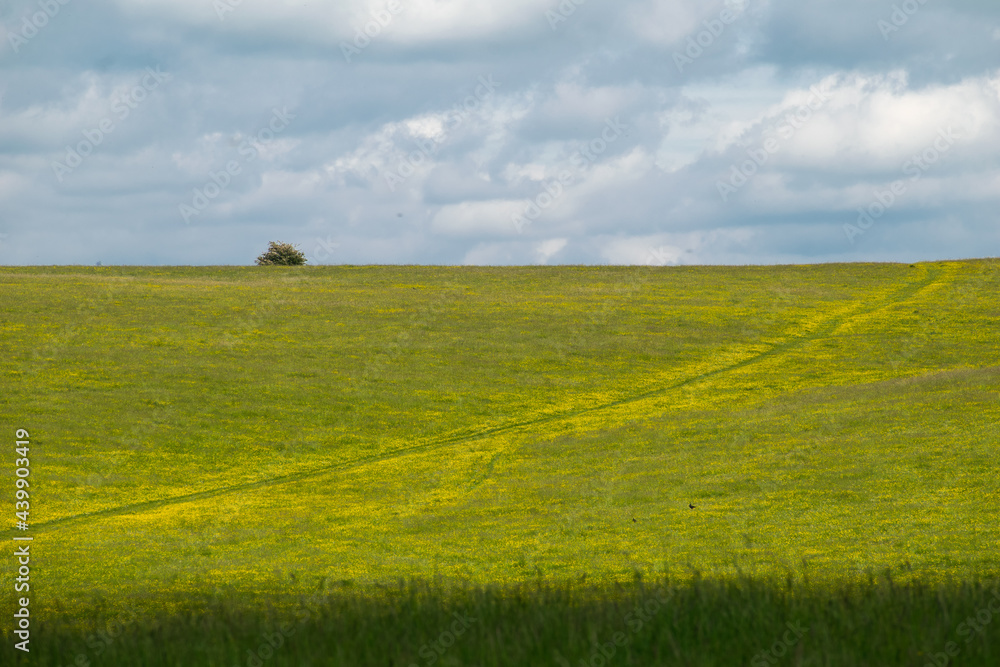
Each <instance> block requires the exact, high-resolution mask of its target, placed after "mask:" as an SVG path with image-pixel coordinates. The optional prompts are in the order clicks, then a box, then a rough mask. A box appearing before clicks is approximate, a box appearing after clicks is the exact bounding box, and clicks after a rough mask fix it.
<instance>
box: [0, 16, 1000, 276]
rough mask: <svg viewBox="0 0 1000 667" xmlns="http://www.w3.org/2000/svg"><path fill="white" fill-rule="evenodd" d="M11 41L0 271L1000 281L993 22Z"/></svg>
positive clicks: (687, 24) (439, 23)
mask: <svg viewBox="0 0 1000 667" xmlns="http://www.w3.org/2000/svg"><path fill="white" fill-rule="evenodd" d="M366 33H367V34H366ZM0 37H2V42H0V263H3V264H94V263H96V262H98V261H100V262H103V263H104V264H250V263H252V262H253V259H254V258H255V257H256V256H257V255H258V254H259V253H260V252H261V251H262V250H264V249H265V248H266V246H267V242H268V241H271V240H281V241H286V242H292V243H296V244H298V245H299V246H300V247H301V248H302V249H303V250H304V251H305V252H306V255H307V256H308V257H309V259H310V262H311V263H315V264H341V263H348V264H367V263H419V264H463V263H464V264H536V263H549V264H556V263H573V264H578V263H587V264H604V263H612V264H636V263H650V264H660V265H665V264H719V263H725V264H748V263H755V264H757V263H800V262H829V261H867V260H886V261H915V260H926V259H943V258H964V257H984V256H996V255H1000V251H998V249H1000V225H998V216H1000V214H998V210H1000V208H998V203H1000V58H998V56H1000V3H998V2H996V0H981V1H979V0H952V1H950V2H945V1H944V0H897V1H896V2H895V3H893V2H888V1H886V2H879V1H876V2H873V1H872V0H815V1H812V2H807V3H804V2H801V1H798V0H749V1H746V0H744V1H739V0H727V1H726V2H721V1H706V0H618V1H617V2H607V1H604V2H600V1H598V0H562V2H560V1H559V0H502V1H501V0H338V1H337V2H322V1H321V0H280V1H279V0H32V1H26V0H24V1H22V0H15V1H13V2H6V3H3V4H2V5H0Z"/></svg>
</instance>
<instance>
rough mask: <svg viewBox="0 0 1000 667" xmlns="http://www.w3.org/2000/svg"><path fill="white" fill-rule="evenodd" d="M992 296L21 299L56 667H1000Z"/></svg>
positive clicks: (281, 290)
mask: <svg viewBox="0 0 1000 667" xmlns="http://www.w3.org/2000/svg"><path fill="white" fill-rule="evenodd" d="M998 268H1000V263H998V262H997V261H996V260H981V261H967V262H935V263H921V264H916V265H888V264H885V265H874V264H858V265H829V266H808V267H801V266H799V267H795V266H792V267H676V268H654V267H535V268H504V269H499V268H473V267H468V268H453V267H300V268H294V269H291V268H277V267H270V268H263V267H262V268H247V267H221V268H220V267H173V268H171V267H100V268H94V267H30V268H10V267H0V379H2V382H3V385H2V387H3V391H2V392H0V424H2V425H3V426H2V429H5V431H3V432H6V433H8V434H12V433H13V432H14V429H16V428H24V429H26V430H28V431H30V433H31V478H30V479H31V492H32V496H31V521H30V523H31V531H30V534H31V535H32V536H33V537H34V542H33V543H32V554H33V555H32V561H31V576H32V610H33V614H34V616H33V619H34V620H33V626H32V627H33V629H34V630H36V633H35V634H33V643H32V649H33V651H32V655H31V656H30V658H31V661H33V662H34V664H40V665H59V666H60V667H62V666H65V665H77V666H78V667H81V666H82V667H88V666H90V665H92V666H93V667H98V666H99V665H117V664H123V665H140V664H150V665H157V664H163V665H168V664H169V665H181V664H183V665H218V666H220V667H233V666H234V665H237V664H239V665H247V667H252V665H254V664H256V662H255V660H256V661H260V662H261V663H262V664H264V665H270V664H338V665H365V664H378V665H387V664H391V665H396V666H398V667H410V665H411V664H415V665H418V667H424V666H425V665H430V664H432V662H433V664H438V665H450V664H460V665H487V664H509V665H524V664H532V665H533V664H549V665H562V664H564V663H563V661H568V662H569V663H570V664H572V665H573V667H579V665H580V660H585V661H586V663H587V664H592V665H597V664H598V663H600V661H601V660H602V659H603V660H605V661H606V663H607V665H608V666H609V667H610V666H612V665H614V664H629V661H631V663H632V664H651V665H655V664H664V665H669V664H681V665H684V664H719V665H730V664H751V665H753V663H754V661H755V660H756V661H757V665H759V664H765V663H766V664H772V665H781V664H814V665H824V664H842V665H865V664H868V665H895V664H901V665H910V664H912V665H918V666H920V667H923V665H926V664H938V665H940V664H941V660H943V659H944V658H947V659H948V660H949V664H954V665H961V664H984V665H985V664H1000V661H998V660H997V659H996V658H997V650H996V645H997V644H996V642H997V640H998V637H1000V631H998V628H1000V621H998V620H996V619H995V617H996V614H997V613H998V612H1000V602H998V603H996V604H994V603H993V602H991V599H992V598H991V597H990V595H992V593H991V592H990V591H991V590H992V588H991V587H992V586H993V584H992V583H991V582H996V581H998V580H1000V558H998V553H1000V494H998V493H997V471H998V469H1000V454H998V452H1000V449H998V445H997V443H998V442H1000V401H998V400H997V398H998V396H1000V324H998V323H1000V310H998V306H997V304H998V302H997V299H996V295H997V294H998V293H1000V271H998ZM11 440H12V439H11ZM0 443H2V441H0ZM0 451H4V452H5V455H4V456H3V457H2V459H0V486H2V487H3V488H5V489H13V480H14V477H13V475H14V455H13V451H12V447H9V448H8V447H6V446H4V448H3V449H2V450H0ZM0 493H7V492H0ZM0 497H2V496H0ZM689 504H691V505H694V506H695V508H694V509H691V508H690V507H689ZM13 510H14V508H13V504H11V505H9V511H10V512H11V514H10V515H9V516H11V517H12V516H13ZM13 534H14V531H12V530H8V531H6V532H5V533H4V537H5V538H6V539H8V540H9V538H10V537H11V536H12V535H13ZM636 573H639V574H640V575H641V577H642V580H643V581H645V582H647V583H646V584H645V586H646V588H645V589H637V588H636V583H635V576H636ZM870 573H878V576H877V577H876V579H875V580H874V581H872V580H871V576H872V575H871V574H870ZM14 576H15V562H14V559H12V558H9V557H4V558H0V590H2V591H3V593H2V594H0V606H2V610H3V612H2V614H0V618H9V617H10V614H9V613H8V612H7V611H6V610H13V609H14V602H15V600H14V598H15V595H14V594H13V592H12V591H13V586H12V584H13V577H14ZM400 579H403V580H405V581H414V582H427V581H433V582H436V583H434V584H433V585H432V586H430V587H429V588H428V587H427V586H425V585H424V584H419V583H418V584H414V586H415V587H416V589H415V592H414V591H404V592H403V593H398V592H394V591H397V588H398V585H397V584H396V582H397V581H398V580H400ZM662 581H669V582H670V586H669V590H670V591H672V593H671V597H670V598H669V599H668V600H667V601H666V602H663V603H661V605H662V607H661V608H660V610H659V611H658V612H657V614H656V615H654V616H652V617H650V618H649V619H645V620H644V621H643V626H642V629H641V630H636V631H635V632H631V630H630V626H629V623H630V619H629V618H628V616H627V614H628V610H629V609H634V606H635V604H636V602H642V603H643V604H645V602H644V601H645V600H646V599H647V598H648V596H649V594H650V591H651V590H657V589H658V586H657V585H654V584H650V583H648V582H662ZM890 582H891V583H890ZM976 582H988V583H987V584H982V585H980V584H978V583H976ZM539 583H540V584H541V585H542V587H543V588H542V589H541V590H540V591H539V590H538V589H537V586H538V585H539ZM984 586H985V588H984ZM463 591H464V592H463ZM476 591H479V592H476ZM303 600H305V601H309V600H311V602H307V603H303V602H301V601H303ZM303 604H305V605H306V606H303ZM991 604H992V605H993V606H992V607H991V606H990V605H991ZM629 605H631V606H629ZM465 608H470V609H475V610H476V612H469V613H470V614H471V615H472V616H476V617H477V619H479V618H480V616H481V620H477V622H476V623H470V624H469V627H468V628H463V632H462V637H461V639H459V638H457V637H456V639H455V642H454V645H453V646H449V647H446V648H447V649H448V650H447V651H444V652H440V653H437V652H436V649H435V648H433V645H432V644H431V643H432V642H434V641H439V642H445V641H450V640H449V639H448V637H447V636H444V638H443V639H441V638H442V636H443V635H442V633H445V632H449V631H450V630H448V628H449V627H451V626H450V624H451V623H452V622H456V621H457V620H458V619H456V618H455V617H454V616H453V614H456V613H458V614H462V613H465V612H464V611H463V610H464V609H465ZM994 610H997V611H994ZM305 612H308V613H305ZM300 617H301V618H304V619H305V622H304V623H302V624H301V625H294V627H291V628H290V629H295V634H294V635H291V634H290V635H289V636H288V637H279V639H281V641H280V644H281V645H280V646H277V647H276V648H274V649H273V651H274V652H273V655H270V656H269V657H267V658H266V659H265V658H264V657H263V656H261V655H257V656H256V657H254V656H253V655H252V654H248V651H256V650H257V649H258V648H259V646H260V641H261V639H260V638H261V633H262V632H265V631H266V632H267V633H272V634H270V635H269V636H271V637H273V632H274V631H275V628H278V630H279V631H280V625H281V624H282V623H292V624H296V623H298V622H299V618H300ZM968 618H972V619H973V622H975V623H977V624H978V625H977V627H978V628H979V629H978V630H970V628H971V626H969V625H965V626H963V625H962V623H967V621H966V619H968ZM151 619H157V620H158V621H159V628H158V629H151V628H150V626H149V623H150V621H151ZM449 619H451V620H449ZM631 620H632V621H634V620H636V619H635V618H633V619H631ZM445 621H447V623H445ZM109 623H110V625H109ZM788 623H791V624H800V625H795V626H794V627H795V628H802V627H807V628H809V631H808V632H807V633H805V634H803V635H802V636H801V637H796V641H795V642H794V645H789V646H784V648H782V646H783V645H779V644H777V643H776V642H777V641H778V639H779V638H781V641H782V642H785V638H786V637H788V638H789V639H788V641H791V635H786V633H789V632H791V633H793V634H794V632H795V631H793V630H792V629H790V628H789V627H788V626H787V625H786V624H788ZM10 631H11V625H10V624H9V623H6V622H0V634H2V635H3V637H4V642H5V646H4V648H3V652H2V653H0V664H6V662H7V661H8V659H9V660H10V661H14V660H16V659H17V658H18V657H20V656H18V655H16V654H15V653H14V651H13V649H11V648H10V647H11V646H12V644H13V637H12V636H11V634H10ZM963 631H964V632H965V633H966V634H963ZM617 632H622V633H623V635H624V636H623V637H621V640H622V642H623V643H622V645H620V646H619V645H615V644H614V637H615V633H617ZM969 632H971V634H968V633H969ZM101 633H103V634H101ZM967 639H971V642H969V643H965V642H966V640H967ZM626 640H627V641H626ZM595 641H596V642H597V643H598V645H600V646H603V647H604V648H605V650H606V651H610V649H609V648H608V647H607V642H609V641H610V642H611V643H612V645H613V647H614V649H615V654H614V655H613V656H610V657H604V656H603V655H600V654H599V653H596V654H595V653H594V652H593V651H594V642H595ZM949 641H953V642H954V646H953V647H952V649H953V650H952V653H954V651H958V653H957V654H954V655H952V654H949V652H948V651H949V649H948V646H949V644H948V642H949ZM275 643H276V644H277V643H279V642H278V640H275ZM439 645H440V646H441V647H443V643H440V644H439ZM422 648H426V650H425V651H424V653H423V654H421V649H422ZM428 651H430V653H428ZM763 651H772V652H771V653H769V654H762V652H763ZM143 652H146V654H144V653H143ZM265 652H266V651H265ZM777 653H782V655H777ZM938 654H942V655H943V656H944V658H941V659H938V658H936V657H935V656H937V655H938ZM431 658H434V660H433V661H432V660H431ZM760 660H763V661H764V663H761V662H760ZM84 663H86V664H84ZM757 665H753V667H757Z"/></svg>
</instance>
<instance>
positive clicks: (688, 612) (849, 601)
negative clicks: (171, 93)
mask: <svg viewBox="0 0 1000 667" xmlns="http://www.w3.org/2000/svg"><path fill="white" fill-rule="evenodd" d="M153 604H155V605H159V606H160V608H162V609H172V611H170V612H162V613H160V614H158V615H154V614H153V613H152V612H137V611H134V610H133V611H126V612H123V611H121V609H122V607H121V606H120V603H119V606H118V607H117V608H114V609H113V608H112V606H111V605H109V604H106V603H103V602H101V601H94V602H93V605H92V615H91V616H90V617H89V618H73V617H69V616H65V615H64V616H63V617H60V618H47V617H46V618H36V622H37V626H36V627H37V628H38V632H37V634H36V633H35V632H33V633H32V651H31V654H30V659H27V660H23V661H22V662H21V663H19V664H32V665H39V666H41V665H45V666H50V665H52V666H56V665H57V666H60V667H62V666H65V665H73V666H75V667H91V666H94V667H96V666H98V665H144V666H147V667H158V666H161V665H164V666H165V665H185V666H200V665H214V666H218V667H235V666H237V665H240V666H244V665H245V666H248V667H253V666H256V667H262V666H263V665H267V666H269V667H270V666H276V665H296V666H303V665H350V666H359V667H361V666H367V665H379V666H380V667H385V666H387V665H389V666H394V667H413V666H417V667H424V666H429V665H435V664H436V665H479V666H482V667H485V666H488V665H518V666H527V665H532V666H535V665H553V666H558V667H565V666H567V665H572V667H580V666H591V667H602V666H605V665H607V666H608V667H611V666H613V665H643V666H650V665H727V666H729V665H751V666H752V667H762V666H764V665H915V666H921V667H922V666H923V665H928V664H930V665H937V666H941V665H945V664H954V665H963V666H967V665H994V666H995V665H997V664H1000V585H998V584H997V583H995V582H987V583H984V582H977V583H959V584H950V585H939V586H930V585H925V584H920V583H908V584H905V585H901V584H897V583H894V582H893V581H892V580H891V578H888V577H887V576H883V577H881V578H876V577H872V576H869V578H868V581H865V582H861V583H853V584H842V585H840V586H835V587H819V586H814V585H810V584H809V583H808V582H803V583H800V582H795V581H793V580H791V579H789V580H787V581H761V580H753V579H735V580H729V581H722V580H716V579H702V578H696V579H694V580H693V581H687V582H685V583H683V584H676V583H672V582H671V581H670V580H666V579H664V580H660V581H656V582H649V581H643V580H642V579H641V578H639V577H636V579H635V581H633V582H632V583H630V584H627V585H588V584H585V583H583V582H579V581H578V582H564V583H552V582H542V581H539V582H535V583H526V584H520V585H510V586H494V587H486V588H472V587H454V586H452V587H446V586H444V585H443V584H442V583H441V582H428V581H411V582H399V583H397V584H395V585H391V586H378V587H375V588H374V589H372V590H369V591H366V592H361V591H357V590H355V589H354V588H353V587H352V586H350V585H349V584H348V583H347V582H343V583H342V584H340V585H337V586H334V587H333V588H326V589H325V590H320V591H318V592H317V593H316V594H315V595H313V596H311V597H308V598H295V599H287V600H274V599H271V600H268V601H262V600H260V599H254V598H251V597H238V596H232V597H227V598H219V597H215V598H200V599H199V598H196V597H186V598H174V599H170V600H166V599H161V600H158V601H152V600H144V601H135V608H138V607H140V606H141V608H143V609H151V608H154V607H153V606H152V605H153ZM5 643H7V647H5V652H8V655H9V654H10V653H15V654H17V653H19V652H18V651H13V650H11V646H12V644H13V638H12V637H11V636H7V637H5ZM17 658H21V656H20V655H18V656H17Z"/></svg>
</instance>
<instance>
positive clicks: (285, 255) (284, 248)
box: [257, 241, 306, 266]
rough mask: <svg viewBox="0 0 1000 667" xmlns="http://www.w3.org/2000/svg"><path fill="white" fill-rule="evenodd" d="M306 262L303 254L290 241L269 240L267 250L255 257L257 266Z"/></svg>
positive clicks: (301, 263)
mask: <svg viewBox="0 0 1000 667" xmlns="http://www.w3.org/2000/svg"><path fill="white" fill-rule="evenodd" d="M305 263H306V256H305V254H304V253H303V252H302V251H301V250H299V249H298V248H296V247H295V246H293V245H292V244H291V243H282V242H281V241H271V242H270V243H268V244H267V251H266V252H264V253H262V254H261V256H260V257H258V258H257V266H302V265H303V264H305Z"/></svg>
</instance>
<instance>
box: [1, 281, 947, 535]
mask: <svg viewBox="0 0 1000 667" xmlns="http://www.w3.org/2000/svg"><path fill="white" fill-rule="evenodd" d="M941 273H942V269H940V268H936V267H928V269H927V275H926V276H925V277H924V278H923V279H921V280H918V281H915V282H912V283H909V284H906V285H904V286H902V287H900V288H899V289H897V290H896V292H895V293H893V294H892V295H890V296H889V297H887V298H886V299H884V300H882V301H879V302H876V303H874V304H872V305H870V306H868V307H864V305H863V302H862V305H860V306H859V307H858V308H855V309H854V310H853V312H850V313H844V314H842V315H839V316H833V317H831V318H830V319H829V321H827V322H825V323H823V324H822V325H820V326H819V327H817V328H816V329H815V330H814V331H812V332H810V333H806V334H803V335H798V334H790V335H789V337H788V339H787V340H785V341H784V342H782V343H778V344H776V345H774V346H772V347H771V348H770V349H768V350H765V351H764V352H761V353H760V354H757V355H754V356H752V357H748V358H746V359H744V360H742V361H738V362H736V363H733V364H730V365H728V366H723V367H721V368H717V369H715V370H711V371H707V372H705V373H702V374H700V375H695V376H692V377H689V378H687V379H684V380H680V381H678V382H675V383H673V384H671V385H668V386H666V387H659V388H656V389H651V390H649V391H645V392H642V393H639V394H634V395H632V396H629V397H627V398H622V399H619V400H616V401H611V402H608V403H603V404H601V405H595V406H591V407H587V408H579V409H576V410H568V411H566V412H560V413H558V414H552V415H546V416H544V417H537V418H535V419H529V420H526V421H522V422H515V423H512V424H504V425H501V426H495V427H493V428H488V429H483V430H480V431H474V432H471V433H468V432H466V433H456V434H453V435H449V436H445V437H441V438H436V439H434V440H432V441H430V442H425V443H421V444H417V445H412V446H410V447H401V448H399V449H395V450H392V451H391V452H381V453H378V454H372V455H369V456H360V457H357V458H353V459H348V460H346V461H341V462H339V463H333V464H329V465H324V466H319V467H317V468H311V469H309V470H302V471H298V472H293V473H288V474H286V475H279V476H277V477H270V478H268V479H263V480H258V481H256V482H244V483H242V484H233V485H230V486H223V487H219V488H216V489H209V490H206V491H197V492H195V493H188V494H184V495H180V496H172V497H170V498H161V499H158V500H149V501H145V502H141V503H133V504H130V505H123V506H119V507H109V508H105V509H102V510H96V511H94V512H86V513H83V514H73V515H71V516H66V517H61V518H58V519H52V520H50V521H44V522H39V523H35V524H32V526H31V531H33V532H39V531H44V530H47V529H50V528H54V527H57V526H61V525H65V524H68V523H72V522H76V521H82V520H84V519H94V518H105V517H112V516H119V515H123V514H139V513H142V512H146V511H149V510H154V509H159V508H161V507H165V506H167V505H173V504H177V503H186V502H193V501H198V500H207V499H210V498H216V497H218V496H222V495H225V494H228V493H235V492H240V491H252V490H256V489H263V488H267V487H269V486H276V485H279V484H287V483H290V482H297V481H300V480H304V479H308V478H311V477H317V476H320V475H324V474H327V473H331V472H336V471H338V470H348V469H351V468H356V467H360V466H363V465H367V464H370V463H378V462H381V461H388V460H391V459H395V458H399V457H401V456H406V455H408V454H415V453H419V452H427V451H433V450H436V449H441V448H443V447H447V446H448V445H454V444H457V443H460V442H471V441H474V440H479V439H482V438H487V437H490V436H493V435H498V434H501V433H517V432H518V431H528V430H530V429H531V428H532V427H535V426H538V425H540V424H546V423H549V422H553V421H559V420H562V419H567V418H570V417H575V416H578V415H583V414H588V413H592V412H599V411H601V410H608V409H611V408H614V407H617V406H619V405H626V404H629V403H634V402H637V401H641V400H644V399H647V398H652V397H655V396H659V395H662V394H666V393H668V392H671V391H674V390H676V389H680V388H681V387H685V386H687V385H690V384H694V383H696V382H700V381H702V380H706V379H711V378H713V377H715V376H717V375H721V374H723V373H729V372H731V371H734V370H738V369H740V368H745V367H746V366H749V365H751V364H755V363H757V362H759V361H763V360H765V359H769V358H771V357H774V356H776V355H779V354H782V353H784V352H787V351H789V350H792V349H794V348H796V347H799V346H800V345H803V344H805V343H808V342H811V341H814V340H818V339H821V338H824V337H828V336H829V335H830V334H831V333H832V332H833V331H834V330H835V329H836V328H837V327H838V326H840V325H841V324H843V323H844V322H845V321H847V320H849V319H850V318H852V317H857V316H859V315H868V314H870V313H874V312H876V311H879V310H883V309H885V308H888V307H890V306H893V305H897V304H899V303H902V302H904V301H907V300H909V299H911V298H913V297H914V296H915V295H916V294H917V293H918V292H920V291H922V290H924V289H926V288H928V287H930V286H931V285H933V284H934V283H935V280H936V279H937V277H938V276H939V275H940V274H941ZM6 532H7V533H8V534H14V533H16V531H15V530H14V529H8V530H7V531H6Z"/></svg>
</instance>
